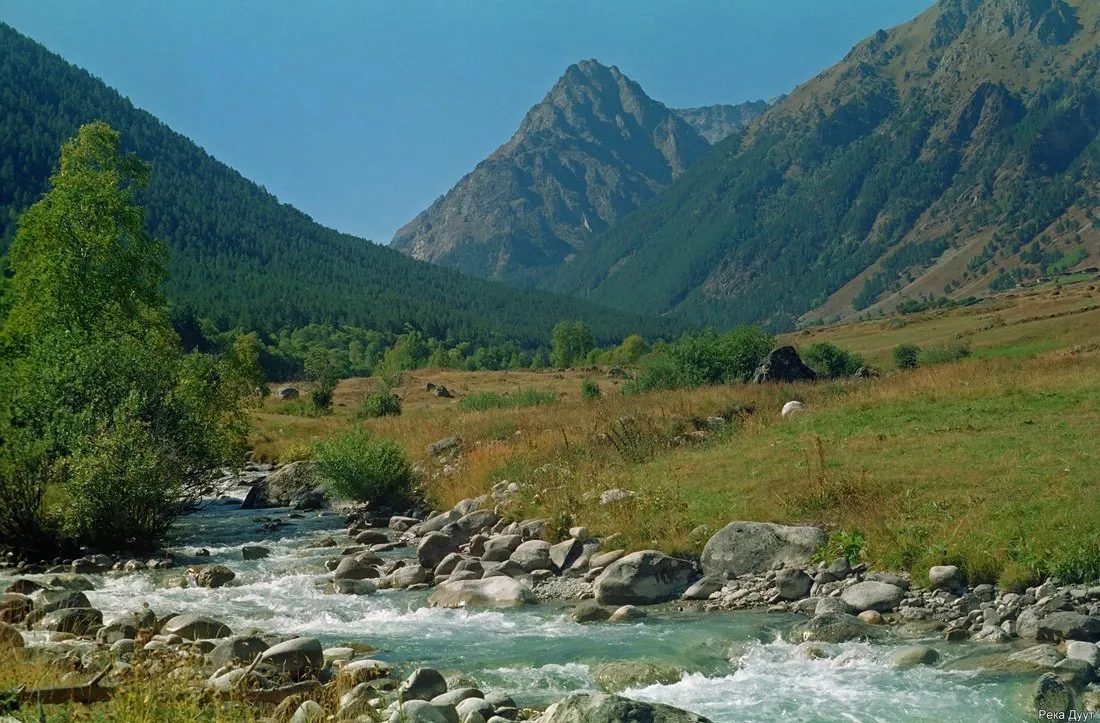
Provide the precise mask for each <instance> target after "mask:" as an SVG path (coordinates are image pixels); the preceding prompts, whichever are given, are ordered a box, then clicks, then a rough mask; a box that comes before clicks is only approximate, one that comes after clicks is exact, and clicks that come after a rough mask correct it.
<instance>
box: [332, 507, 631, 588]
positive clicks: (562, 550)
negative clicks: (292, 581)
mask: <svg viewBox="0 0 1100 723" xmlns="http://www.w3.org/2000/svg"><path fill="white" fill-rule="evenodd" d="M490 502H491V498H489V497H488V496H486V497H481V498H478V499H472V500H463V501H462V502H459V503H458V504H457V505H456V506H455V507H454V509H451V510H448V511H446V512H440V513H437V514H434V515H430V516H428V517H427V519H423V520H421V519H418V518H415V517H407V516H393V517H390V518H388V519H386V520H380V519H371V518H366V517H361V518H360V519H357V520H356V521H354V522H352V524H351V525H350V526H349V528H348V536H349V537H350V538H351V540H352V541H353V543H355V544H353V545H352V546H351V547H348V548H345V549H344V550H343V551H342V556H341V557H340V558H337V559H333V560H330V561H329V563H328V565H329V567H330V568H331V569H332V570H333V584H334V586H335V588H336V589H337V591H339V592H346V593H354V594H371V593H373V592H374V591H375V590H377V589H393V588H402V589H413V590H416V589H427V588H429V587H430V588H433V590H432V593H431V595H430V596H429V598H428V603H429V604H430V605H432V606H437V607H464V606H483V607H516V606H522V605H527V604H530V603H534V602H537V601H538V600H539V599H540V597H541V598H542V599H549V598H584V597H591V596H592V584H591V583H592V580H594V579H595V578H596V577H597V576H598V575H599V574H600V573H601V572H602V570H603V568H604V567H606V566H607V565H609V564H610V563H612V562H614V561H615V560H617V559H618V558H619V557H622V556H623V555H624V554H625V552H624V551H622V550H617V551H614V552H611V553H600V552H599V548H600V545H599V543H596V542H594V541H591V540H590V539H589V536H588V531H587V530H585V529H584V528H581V527H577V528H574V529H572V530H570V536H569V537H568V538H567V539H566V540H564V541H563V542H560V543H558V544H550V543H549V542H546V541H545V540H544V539H543V532H544V529H545V527H546V525H547V520H538V519H533V520H524V521H520V522H510V521H508V520H505V519H504V518H502V517H501V516H500V515H499V514H498V513H496V512H494V511H492V510H490V509H487V508H486V507H487V505H488V504H489V503H490ZM383 525H384V526H383ZM399 547H410V548H413V549H415V558H411V557H410V558H402V557H399V558H396V559H393V558H391V559H385V560H384V559H383V558H381V557H380V554H381V553H383V552H387V551H389V550H393V549H395V548H399ZM536 591H537V592H536Z"/></svg>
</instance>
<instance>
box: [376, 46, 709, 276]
mask: <svg viewBox="0 0 1100 723" xmlns="http://www.w3.org/2000/svg"><path fill="white" fill-rule="evenodd" d="M707 149H708V143H707V142H706V141H705V140H704V139H703V138H702V137H701V136H700V135H699V134H698V133H697V132H696V131H695V130H694V129H693V128H692V127H691V126H690V125H689V124H688V123H687V122H686V121H685V120H684V119H683V118H681V117H680V116H679V115H678V114H677V113H676V112H674V111H672V110H670V109H668V108H667V107H665V106H664V105H662V104H661V103H658V102H657V101H655V100H653V99H651V98H650V97H649V96H647V95H646V94H645V92H644V91H643V90H642V88H641V86H639V85H638V84H637V83H635V82H634V81H632V80H631V79H630V78H628V77H626V76H625V75H623V74H622V73H621V72H620V71H619V69H618V68H616V67H614V66H611V67H607V66H603V65H601V64H600V63H598V62H597V61H595V60H585V61H582V62H580V63H577V64H575V65H572V66H570V67H569V68H568V69H567V70H566V71H565V73H564V75H562V77H561V79H560V80H559V81H558V82H557V83H556V84H555V85H554V87H553V88H552V89H551V90H550V91H549V93H547V94H546V97H545V98H544V99H543V100H542V102H540V103H538V104H537V105H536V106H534V107H533V108H532V109H531V110H530V111H529V112H528V113H527V115H526V117H525V118H524V119H523V122H522V123H521V124H520V127H519V129H518V130H517V131H516V133H515V135H513V136H512V138H511V139H510V140H509V141H508V142H507V143H506V144H504V145H503V146H501V147H500V148H499V149H498V150H497V151H496V152H494V153H493V154H492V155H490V156H489V157H488V158H487V159H485V160H484V161H482V162H481V163H479V164H478V166H477V168H475V169H474V170H473V171H472V172H471V173H469V174H468V175H467V176H466V177H464V178H463V179H462V180H460V181H459V182H458V184H456V185H455V187H454V188H452V189H451V190H450V191H448V192H447V194H446V195H445V196H443V197H442V198H440V199H439V200H437V201H436V202H435V203H433V204H432V205H431V207H430V208H428V209H427V210H425V211H424V212H423V213H421V214H420V215H418V216H417V217H416V218H415V219H413V220H412V221H411V222H410V223H409V224H407V225H406V226H405V227H404V228H402V229H400V230H399V231H398V232H397V234H396V235H395V236H394V238H393V241H392V246H393V247H394V248H396V249H399V250H401V251H402V252H404V253H407V254H409V255H410V256H413V257H414V258H417V259H421V260H424V261H431V262H434V263H438V264H442V265H445V266H449V267H452V268H455V269H458V270H460V271H463V272H465V273H468V274H472V275H475V276H482V277H490V278H496V279H502V280H505V281H509V282H511V283H514V284H519V285H523V284H525V283H530V282H531V281H532V280H537V279H538V278H539V277H540V276H542V275H545V274H546V273H548V272H550V271H552V270H553V269H554V268H555V267H556V266H557V265H559V264H561V263H562V261H564V259H566V258H567V257H569V256H570V255H572V254H574V253H576V252H577V251H578V250H580V249H583V248H584V247H585V246H586V245H587V244H588V243H589V241H590V240H591V239H593V238H595V237H596V236H598V235H599V234H601V233H603V232H604V231H606V230H607V229H608V228H609V227H610V226H611V224H613V223H614V222H615V221H617V220H619V219H621V218H622V217H624V216H626V215H627V214H629V213H631V212H632V211H634V210H635V209H636V208H637V207H638V206H639V205H641V203H642V202H643V201H645V200H647V199H649V198H652V197H653V196H654V195H655V194H656V193H657V192H658V191H660V190H661V189H663V188H664V187H666V186H667V185H668V184H669V183H671V182H672V180H673V179H674V178H676V177H677V176H679V175H680V174H681V173H683V172H684V170H686V169H687V168H688V167H689V166H691V165H692V164H693V163H695V162H696V161H697V160H699V159H700V158H701V157H702V156H703V154H704V153H706V151H707Z"/></svg>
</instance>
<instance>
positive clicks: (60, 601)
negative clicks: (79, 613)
mask: <svg viewBox="0 0 1100 723" xmlns="http://www.w3.org/2000/svg"><path fill="white" fill-rule="evenodd" d="M30 598H31V600H32V601H33V602H34V609H35V611H36V612H39V613H52V612H53V611H54V610H64V609H65V608H90V607H91V606H92V603H91V602H89V601H88V596H87V595H85V594H84V593H83V592H80V591H75V592H74V591H72V590H37V591H35V592H33V593H31V596H30Z"/></svg>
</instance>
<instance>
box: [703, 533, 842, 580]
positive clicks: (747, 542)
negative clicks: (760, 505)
mask: <svg viewBox="0 0 1100 723" xmlns="http://www.w3.org/2000/svg"><path fill="white" fill-rule="evenodd" d="M825 541H826V536H825V531H824V530H819V529H818V528H816V527H789V526H786V525H775V524H772V523H769V522H731V523H729V524H728V525H726V526H725V527H723V528H722V529H721V530H719V531H718V532H717V533H715V535H714V536H713V537H711V538H710V540H708V541H707V544H706V547H704V548H703V557H702V565H703V572H704V573H705V574H706V575H709V576H714V577H718V578H726V579H728V578H733V577H738V576H740V575H746V574H759V573H763V572H767V571H768V570H771V569H773V568H774V567H775V566H776V564H778V563H783V565H784V566H786V567H805V566H806V565H807V564H808V563H809V560H810V557H812V556H813V555H814V553H816V552H817V551H818V549H819V548H820V547H821V546H822V545H824V544H825Z"/></svg>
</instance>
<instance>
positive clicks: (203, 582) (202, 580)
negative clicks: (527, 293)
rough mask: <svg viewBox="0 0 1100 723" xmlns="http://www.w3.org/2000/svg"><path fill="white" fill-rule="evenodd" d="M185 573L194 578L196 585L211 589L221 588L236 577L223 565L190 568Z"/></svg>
mask: <svg viewBox="0 0 1100 723" xmlns="http://www.w3.org/2000/svg"><path fill="white" fill-rule="evenodd" d="M187 572H188V573H189V574H192V575H193V576H194V578H195V584H196V585H198V586H199V587H208V588H211V589H213V588H218V587H221V586H223V585H225V584H227V583H229V582H230V581H231V580H233V578H235V577H236V576H237V575H236V573H234V572H233V571H232V570H230V569H229V568H228V567H226V566H225V565H207V566H205V567H201V568H192V569H190V570H188V571H187Z"/></svg>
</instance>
